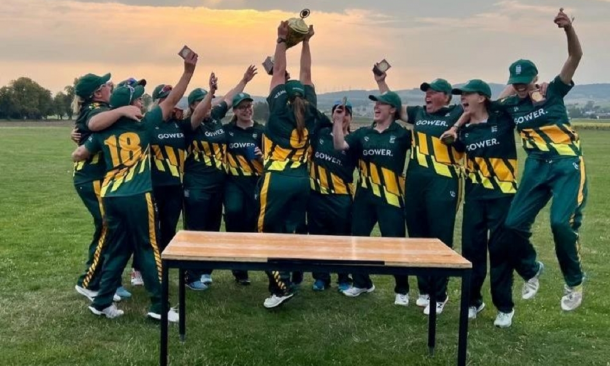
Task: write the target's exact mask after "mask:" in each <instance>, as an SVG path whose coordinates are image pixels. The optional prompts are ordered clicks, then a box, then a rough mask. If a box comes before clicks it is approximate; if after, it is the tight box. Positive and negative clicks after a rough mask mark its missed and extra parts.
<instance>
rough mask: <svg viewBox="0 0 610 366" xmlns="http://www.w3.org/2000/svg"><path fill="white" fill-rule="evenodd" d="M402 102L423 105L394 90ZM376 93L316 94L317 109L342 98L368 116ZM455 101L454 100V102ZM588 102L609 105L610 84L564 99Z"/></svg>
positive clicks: (417, 95) (496, 90)
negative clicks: (369, 97) (371, 95)
mask: <svg viewBox="0 0 610 366" xmlns="http://www.w3.org/2000/svg"><path fill="white" fill-rule="evenodd" d="M462 85H464V83H461V84H456V85H455V86H456V87H459V86H462ZM489 86H490V87H491V91H492V94H493V97H494V98H497V97H498V95H500V93H501V92H502V90H504V88H505V85H502V84H493V83H492V84H489ZM396 92H397V93H398V95H400V97H401V98H402V100H403V102H404V103H406V104H409V105H421V104H423V103H424V100H423V93H422V92H421V91H420V90H419V89H403V90H396ZM375 93H378V91H377V90H347V91H340V92H332V93H324V94H318V108H320V109H321V110H323V111H325V110H329V109H330V108H331V107H332V105H333V104H334V103H335V102H336V101H338V100H341V98H343V97H344V96H345V97H347V99H348V100H349V101H350V102H351V103H352V105H353V106H354V108H355V109H356V111H357V113H358V114H362V115H368V114H369V113H370V109H371V107H372V104H371V101H370V100H369V99H368V96H369V95H370V94H375ZM255 100H256V101H261V102H264V101H265V98H264V97H255ZM455 100H457V99H454V101H455ZM588 101H593V102H594V103H595V104H596V105H602V106H606V105H610V83H606V84H586V85H577V86H575V87H574V89H573V90H572V91H571V92H570V93H569V94H568V96H567V97H566V104H576V103H579V104H585V103H587V102H588Z"/></svg>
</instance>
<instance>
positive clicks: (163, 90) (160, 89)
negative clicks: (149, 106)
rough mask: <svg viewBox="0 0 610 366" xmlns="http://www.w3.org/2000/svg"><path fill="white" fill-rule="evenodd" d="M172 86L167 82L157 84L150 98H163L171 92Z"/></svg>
mask: <svg viewBox="0 0 610 366" xmlns="http://www.w3.org/2000/svg"><path fill="white" fill-rule="evenodd" d="M171 91H172V86H171V85H167V84H161V85H157V87H156V88H155V90H153V93H152V98H153V100H158V99H165V98H167V96H168V95H169V93H171Z"/></svg>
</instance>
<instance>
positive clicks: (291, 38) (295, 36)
mask: <svg viewBox="0 0 610 366" xmlns="http://www.w3.org/2000/svg"><path fill="white" fill-rule="evenodd" d="M309 14H311V11H309V9H303V10H301V13H300V14H299V15H300V18H290V19H288V29H289V30H288V37H287V38H286V49H288V48H290V47H294V46H296V45H297V44H299V43H301V42H302V41H303V40H304V39H305V37H306V36H307V34H309V26H308V25H307V24H306V23H305V21H304V20H303V19H305V18H307V17H308V16H309Z"/></svg>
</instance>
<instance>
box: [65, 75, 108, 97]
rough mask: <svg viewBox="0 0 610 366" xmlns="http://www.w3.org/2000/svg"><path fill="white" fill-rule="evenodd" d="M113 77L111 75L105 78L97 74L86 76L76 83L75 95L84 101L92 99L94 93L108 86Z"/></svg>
mask: <svg viewBox="0 0 610 366" xmlns="http://www.w3.org/2000/svg"><path fill="white" fill-rule="evenodd" d="M111 77H112V75H111V74H110V73H108V74H106V75H103V76H98V75H95V74H87V75H84V76H82V77H81V78H80V79H78V81H77V82H76V86H75V87H74V93H75V94H76V95H78V96H79V97H81V98H84V99H87V98H90V97H91V96H92V95H93V93H95V91H96V90H98V89H99V88H100V86H102V85H104V84H106V83H107V82H108V81H109V80H110V78H111Z"/></svg>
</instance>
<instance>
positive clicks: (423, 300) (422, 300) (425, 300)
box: [415, 294, 430, 308]
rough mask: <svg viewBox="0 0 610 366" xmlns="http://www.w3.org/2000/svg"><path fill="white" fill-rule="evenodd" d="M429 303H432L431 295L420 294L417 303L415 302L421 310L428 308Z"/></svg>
mask: <svg viewBox="0 0 610 366" xmlns="http://www.w3.org/2000/svg"><path fill="white" fill-rule="evenodd" d="M429 303H430V295H422V294H419V297H418V298H417V301H415V305H417V306H419V307H420V308H425V307H426V306H428V304H429Z"/></svg>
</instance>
